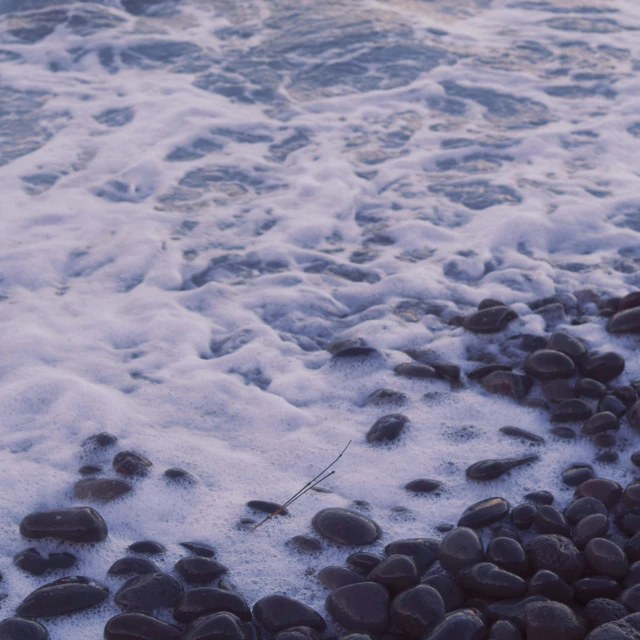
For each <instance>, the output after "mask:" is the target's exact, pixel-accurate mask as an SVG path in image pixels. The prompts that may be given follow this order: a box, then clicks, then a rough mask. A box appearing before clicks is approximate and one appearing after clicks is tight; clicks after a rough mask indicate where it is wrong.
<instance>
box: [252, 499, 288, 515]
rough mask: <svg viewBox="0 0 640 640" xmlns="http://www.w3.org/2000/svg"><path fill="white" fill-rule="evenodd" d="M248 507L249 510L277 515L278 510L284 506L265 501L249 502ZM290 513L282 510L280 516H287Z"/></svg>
mask: <svg viewBox="0 0 640 640" xmlns="http://www.w3.org/2000/svg"><path fill="white" fill-rule="evenodd" d="M247 507H249V509H254V510H255V511H260V512H261V513H268V514H272V513H275V512H276V511H278V509H282V505H280V504H278V503H277V502H266V501H264V500H249V502H247ZM288 513H289V511H288V510H287V509H282V510H281V511H280V512H279V513H278V515H279V516H286V515H288Z"/></svg>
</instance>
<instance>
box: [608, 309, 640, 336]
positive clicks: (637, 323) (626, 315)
mask: <svg viewBox="0 0 640 640" xmlns="http://www.w3.org/2000/svg"><path fill="white" fill-rule="evenodd" d="M607 331H608V332H609V333H639V332H640V309H639V308H638V307H633V308H631V309H625V310H624V311H619V312H618V313H616V314H615V315H613V316H611V317H610V318H609V321H608V322H607Z"/></svg>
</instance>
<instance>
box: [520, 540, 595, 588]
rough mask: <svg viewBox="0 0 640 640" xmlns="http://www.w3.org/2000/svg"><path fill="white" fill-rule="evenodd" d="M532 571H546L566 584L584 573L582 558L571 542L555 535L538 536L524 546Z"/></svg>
mask: <svg viewBox="0 0 640 640" xmlns="http://www.w3.org/2000/svg"><path fill="white" fill-rule="evenodd" d="M525 551H526V552H527V554H528V556H529V562H530V563H531V567H532V569H533V570H534V571H539V570H541V569H548V570H549V571H553V572H554V573H556V574H557V575H558V576H560V577H561V578H562V579H563V580H565V581H566V582H568V583H571V582H573V581H574V580H577V579H578V578H580V577H581V576H582V575H583V574H584V571H585V562H584V558H583V557H582V554H581V553H580V551H578V548H577V547H576V546H575V545H574V544H573V542H572V541H571V540H569V539H568V538H565V537H564V536H561V535H557V534H546V535H539V536H535V537H533V538H531V539H530V540H529V541H528V542H527V543H526V545H525Z"/></svg>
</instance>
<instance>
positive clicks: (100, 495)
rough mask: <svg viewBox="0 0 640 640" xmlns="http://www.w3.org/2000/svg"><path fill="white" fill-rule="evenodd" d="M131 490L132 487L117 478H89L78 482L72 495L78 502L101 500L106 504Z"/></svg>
mask: <svg viewBox="0 0 640 640" xmlns="http://www.w3.org/2000/svg"><path fill="white" fill-rule="evenodd" d="M131 490H133V486H132V485H131V484H130V483H128V482H126V481H125V480H120V479H118V478H89V479H86V480H78V482H76V484H75V486H74V493H75V494H76V498H78V500H87V499H93V500H101V501H103V502H107V501H109V500H115V499H116V498H119V497H121V496H124V495H125V494H127V493H129V492H130V491H131Z"/></svg>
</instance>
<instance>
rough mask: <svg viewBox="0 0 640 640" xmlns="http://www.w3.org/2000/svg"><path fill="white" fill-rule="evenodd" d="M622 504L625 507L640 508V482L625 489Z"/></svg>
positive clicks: (633, 483)
mask: <svg viewBox="0 0 640 640" xmlns="http://www.w3.org/2000/svg"><path fill="white" fill-rule="evenodd" d="M622 504H623V505H624V506H625V507H629V508H636V507H640V481H638V480H636V481H635V482H632V483H631V484H629V485H627V486H626V487H625V490H624V491H623V492H622Z"/></svg>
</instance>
